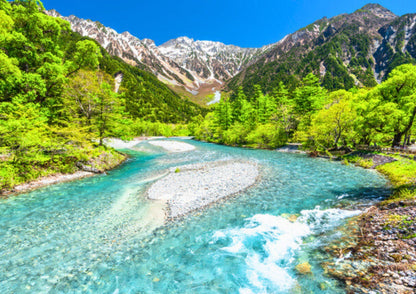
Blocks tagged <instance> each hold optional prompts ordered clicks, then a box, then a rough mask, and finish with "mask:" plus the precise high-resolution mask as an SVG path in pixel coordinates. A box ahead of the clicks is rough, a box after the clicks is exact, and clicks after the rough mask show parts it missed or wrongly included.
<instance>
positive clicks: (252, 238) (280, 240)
mask: <svg viewBox="0 0 416 294" xmlns="http://www.w3.org/2000/svg"><path fill="white" fill-rule="evenodd" d="M359 213H360V211H356V210H355V211H348V210H341V209H326V210H321V209H320V207H319V206H317V207H316V208H315V209H311V210H303V211H301V215H300V217H298V219H297V220H296V221H295V222H291V221H289V220H288V219H286V218H284V217H281V216H273V215H269V214H257V215H254V216H253V217H251V218H249V219H247V222H246V224H245V225H244V226H243V227H240V228H231V229H225V230H220V231H216V232H215V233H214V235H213V243H215V242H217V241H218V240H221V239H222V240H231V243H230V244H229V245H228V246H225V247H223V248H221V249H222V250H224V251H226V252H227V253H231V254H235V255H240V256H245V264H246V266H247V268H246V277H247V280H248V284H247V285H242V287H241V288H240V289H239V292H240V293H242V294H246V293H268V292H269V291H270V290H271V289H273V290H278V291H287V290H290V289H291V288H293V286H294V285H295V283H296V279H295V277H292V276H291V274H290V270H293V266H294V259H295V256H296V253H297V251H298V250H299V249H300V246H301V245H302V243H303V238H305V237H306V236H308V235H311V234H318V233H320V232H321V231H325V230H327V229H330V228H335V227H336V226H338V225H340V224H341V221H342V220H343V219H345V218H348V217H352V216H355V215H357V214H359ZM253 242H255V244H261V248H260V249H259V246H253Z"/></svg>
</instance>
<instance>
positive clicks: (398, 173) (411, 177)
mask: <svg viewBox="0 0 416 294" xmlns="http://www.w3.org/2000/svg"><path fill="white" fill-rule="evenodd" d="M377 170H378V171H380V172H381V173H383V174H385V175H387V176H388V178H389V179H390V181H391V182H392V184H393V185H395V186H396V187H400V186H404V185H408V184H409V183H412V184H415V183H416V162H415V161H414V160H410V159H404V158H402V159H400V160H398V161H394V162H391V163H386V164H383V165H380V166H378V167H377Z"/></svg>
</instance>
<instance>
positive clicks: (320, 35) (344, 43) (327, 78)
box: [49, 3, 416, 96]
mask: <svg viewBox="0 0 416 294" xmlns="http://www.w3.org/2000/svg"><path fill="white" fill-rule="evenodd" d="M49 13H50V14H52V15H53V16H59V17H61V18H63V19H66V20H68V21H69V22H70V23H71V27H72V29H73V30H74V31H76V32H78V33H80V34H81V35H84V36H88V37H91V38H94V39H96V40H97V41H98V42H99V43H100V44H101V45H102V46H103V47H104V48H105V49H106V50H107V51H108V52H109V53H110V54H111V55H116V56H118V57H120V58H122V59H123V60H124V61H126V62H128V63H129V64H132V65H136V66H139V67H141V68H143V69H146V70H148V71H150V72H152V73H153V74H155V75H156V76H157V77H158V79H159V80H161V81H163V82H164V83H165V84H167V85H169V86H170V87H171V88H172V89H174V90H175V91H178V89H179V88H182V89H184V91H187V92H189V93H191V94H192V95H198V94H201V93H204V94H206V93H212V92H214V91H218V90H222V89H225V90H236V88H237V87H238V86H243V87H245V88H248V87H252V86H253V85H254V84H256V83H257V84H260V85H262V86H263V88H264V89H265V90H266V91H268V90H270V89H271V88H272V87H275V86H276V85H277V84H278V82H279V81H283V82H286V83H289V84H291V83H293V84H295V83H298V82H299V81H300V79H301V78H302V77H303V76H305V75H306V74H307V73H309V72H313V73H314V74H316V75H318V76H320V78H321V81H322V83H323V85H324V86H325V87H327V88H328V89H338V88H347V89H348V88H351V87H353V86H373V85H375V84H376V83H379V82H381V81H382V80H383V79H384V78H385V77H386V76H387V75H388V73H389V72H390V71H391V69H392V67H393V66H394V65H398V64H402V63H403V62H413V60H414V59H415V58H416V52H415V51H416V42H415V40H414V38H413V36H414V33H415V32H414V31H415V30H414V24H415V21H416V20H415V19H414V18H412V17H411V15H412V14H408V15H404V16H397V15H395V14H394V13H392V12H391V11H390V10H389V9H387V8H385V7H383V6H381V5H380V4H375V3H370V4H367V5H365V6H363V7H362V8H360V9H357V10H355V11H354V12H352V13H349V14H347V13H344V14H340V15H337V16H334V17H331V18H329V19H328V18H326V17H323V18H321V19H319V20H316V21H315V22H313V23H312V24H310V25H308V26H306V27H304V28H301V29H299V30H297V31H295V32H294V33H291V34H288V35H286V36H285V37H283V38H282V39H281V40H280V41H278V42H276V43H273V44H269V45H265V46H263V47H260V48H241V47H239V46H235V45H226V44H224V43H221V42H216V41H204V40H194V39H192V38H188V37H186V36H181V37H178V38H176V39H171V40H168V41H167V42H165V43H163V44H161V45H159V46H157V45H156V44H155V42H154V41H153V40H151V39H142V40H140V39H138V38H136V37H134V36H132V35H131V34H130V33H129V32H123V33H121V34H119V33H117V32H116V31H115V30H113V29H111V28H107V27H105V26H104V25H102V24H101V23H99V22H93V21H91V20H83V19H80V18H77V17H76V16H69V17H63V16H61V15H59V14H58V13H57V12H56V11H50V12H49ZM409 15H410V16H409ZM406 16H407V21H408V24H407V25H406V26H403V25H402V22H403V21H404V22H406V21H405V20H403V17H406ZM395 21H398V22H399V23H398V24H395ZM397 30H401V31H403V30H404V35H405V37H404V40H402V39H403V38H402V37H401V36H397ZM399 34H402V33H401V32H399ZM402 41H403V42H404V46H403V47H402V48H401V49H399V48H395V47H397V46H398V42H402ZM396 49H397V50H396ZM400 50H401V52H402V54H400ZM192 95H191V96H192Z"/></svg>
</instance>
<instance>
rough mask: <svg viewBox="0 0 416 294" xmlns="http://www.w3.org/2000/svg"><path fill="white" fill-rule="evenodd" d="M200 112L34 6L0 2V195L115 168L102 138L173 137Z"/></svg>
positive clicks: (38, 5)
mask: <svg viewBox="0 0 416 294" xmlns="http://www.w3.org/2000/svg"><path fill="white" fill-rule="evenodd" d="M117 74H121V75H122V81H121V85H120V87H119V90H118V91H115V88H116V85H115V79H114V77H115V76H116V75H117ZM204 111H205V110H203V109H201V108H200V107H199V106H197V105H195V104H193V103H191V102H188V101H186V100H183V99H182V98H181V97H179V96H178V95H177V94H175V93H174V92H173V91H171V90H170V89H169V88H168V87H167V86H166V85H164V84H163V83H161V82H160V81H159V80H158V79H157V78H156V77H155V76H154V75H152V74H150V73H147V72H146V71H144V70H141V69H139V68H136V67H133V66H130V65H128V64H126V63H124V62H123V61H122V60H120V59H118V58H115V57H112V56H110V55H109V54H108V53H107V52H106V51H105V50H104V49H103V48H102V47H100V46H99V45H98V44H97V43H96V42H95V41H94V40H91V39H89V38H85V37H81V36H80V35H79V34H77V33H74V32H72V31H71V28H70V24H69V23H68V22H66V21H64V20H62V19H60V18H54V17H51V16H48V15H46V14H45V13H44V7H43V5H42V3H41V2H40V1H34V0H26V1H24V0H17V1H13V2H8V1H6V0H1V1H0V188H1V189H8V188H11V187H13V186H15V185H16V184H19V183H23V182H26V181H29V180H32V179H35V178H38V177H40V176H45V175H49V174H54V173H57V172H61V173H70V172H74V171H76V170H78V169H79V166H83V165H88V164H89V162H90V161H91V160H94V159H97V158H111V159H112V160H110V161H115V162H117V161H120V160H121V157H122V156H121V155H120V154H119V153H117V152H115V151H114V150H111V149H108V148H106V147H105V146H103V144H102V143H103V138H104V137H109V136H115V137H123V138H126V137H132V136H138V135H142V134H146V133H149V134H159V133H166V134H171V133H173V132H174V131H175V132H178V133H180V132H181V129H182V127H181V125H180V124H181V123H185V122H188V121H191V119H192V118H194V117H198V115H201V114H203V113H204ZM170 123H176V124H177V125H176V126H173V125H169V124H170ZM101 165H104V166H108V167H109V166H111V165H113V164H110V165H109V163H108V162H102V163H101ZM100 170H101V168H100Z"/></svg>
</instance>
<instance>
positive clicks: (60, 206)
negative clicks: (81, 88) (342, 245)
mask: <svg viewBox="0 0 416 294" xmlns="http://www.w3.org/2000/svg"><path fill="white" fill-rule="evenodd" d="M186 142H188V143H190V144H193V145H195V146H196V150H194V151H190V152H186V153H167V152H164V151H163V150H162V149H159V148H157V147H152V146H151V145H150V144H148V143H146V142H143V143H140V144H139V145H137V148H136V150H133V151H131V150H130V151H126V152H129V153H130V155H131V158H130V159H129V160H128V161H127V162H126V163H125V164H123V165H122V166H121V167H120V168H118V169H116V170H113V171H111V172H109V173H108V174H107V175H99V176H95V177H91V178H86V179H83V180H79V181H74V182H70V183H62V184H58V185H53V186H50V187H46V188H42V189H39V190H36V191H33V192H30V193H26V194H21V195H18V196H16V197H10V198H8V199H0V293H114V294H116V293H199V294H202V293H244V294H245V293H344V290H343V286H342V284H340V283H339V282H337V281H336V280H334V279H331V278H330V277H327V276H326V275H324V273H323V270H322V268H321V266H320V264H321V263H322V262H324V261H328V259H331V257H329V256H327V255H326V254H325V251H324V250H323V249H322V248H323V247H324V246H325V245H326V244H328V242H330V241H331V240H332V239H333V238H337V237H340V234H341V233H340V232H339V231H338V230H337V228H338V227H339V226H340V225H342V224H343V223H344V222H345V221H346V219H347V218H348V217H351V216H354V215H356V214H357V213H358V212H359V210H360V209H364V208H365V206H366V205H368V204H369V203H371V202H372V201H376V200H377V199H379V198H380V197H383V195H385V193H387V192H388V187H387V182H386V180H385V179H384V178H383V177H381V176H380V175H378V174H377V173H375V172H371V171H368V170H364V169H361V168H356V167H353V166H345V165H342V164H341V163H339V162H331V161H327V160H324V159H312V158H308V157H307V156H306V155H301V154H287V153H281V152H277V151H266V150H250V149H240V148H232V147H225V146H218V145H213V144H207V143H201V142H196V141H186ZM218 159H247V160H251V161H255V162H257V163H258V164H259V166H260V174H261V178H260V180H259V182H258V183H257V184H256V185H255V186H253V187H251V188H249V189H248V190H247V191H245V192H243V193H241V194H240V195H238V196H236V197H232V198H229V199H227V200H226V201H221V202H220V203H218V204H216V205H213V206H212V207H210V208H209V209H205V210H203V211H200V212H197V213H193V214H191V215H189V216H188V217H186V218H184V219H182V220H179V221H176V222H173V223H169V224H165V225H163V226H160V223H159V222H160V221H159V219H160V217H159V215H158V213H159V212H160V207H159V205H160V204H158V203H155V202H152V201H149V200H147V199H146V197H145V194H144V192H145V189H146V187H148V185H149V184H150V183H151V182H152V181H153V180H154V179H155V178H157V176H158V175H160V174H163V172H164V171H165V170H166V169H167V168H169V167H174V166H180V165H183V164H189V163H195V162H206V161H214V160H218ZM158 211H159V212H158ZM287 214H298V215H299V217H298V219H297V220H296V221H295V222H290V221H289V220H287V217H286V216H287ZM305 261H307V262H309V263H310V264H311V265H312V274H309V275H299V274H297V272H296V270H295V266H296V265H297V264H299V263H302V262H305ZM323 285H324V287H323ZM322 289H325V290H322Z"/></svg>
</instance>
